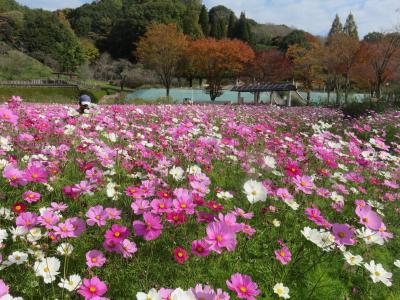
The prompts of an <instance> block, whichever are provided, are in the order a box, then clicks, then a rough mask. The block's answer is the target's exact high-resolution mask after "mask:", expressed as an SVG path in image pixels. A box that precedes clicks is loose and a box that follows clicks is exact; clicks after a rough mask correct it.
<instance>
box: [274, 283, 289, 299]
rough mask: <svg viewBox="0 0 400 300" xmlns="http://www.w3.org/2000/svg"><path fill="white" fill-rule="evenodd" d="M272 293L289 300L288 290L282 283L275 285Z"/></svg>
mask: <svg viewBox="0 0 400 300" xmlns="http://www.w3.org/2000/svg"><path fill="white" fill-rule="evenodd" d="M274 293H275V294H277V295H278V296H279V298H284V299H289V298H290V296H289V288H288V287H286V286H284V285H283V283H281V282H280V283H277V284H275V285H274Z"/></svg>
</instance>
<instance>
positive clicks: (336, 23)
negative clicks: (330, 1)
mask: <svg viewBox="0 0 400 300" xmlns="http://www.w3.org/2000/svg"><path fill="white" fill-rule="evenodd" d="M341 32H343V25H342V22H340V18H339V15H338V14H336V16H335V19H334V20H333V23H332V26H331V29H330V30H329V34H328V37H330V36H332V35H334V34H337V33H341Z"/></svg>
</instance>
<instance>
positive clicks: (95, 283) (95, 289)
mask: <svg viewBox="0 0 400 300" xmlns="http://www.w3.org/2000/svg"><path fill="white" fill-rule="evenodd" d="M106 292H107V285H106V284H105V283H104V282H103V281H101V280H100V279H99V278H98V277H97V276H95V277H93V278H91V279H87V278H84V279H83V284H82V285H81V287H80V288H79V290H78V293H79V294H80V295H81V296H83V297H84V298H85V300H89V299H94V298H96V297H100V296H103V295H104V294H105V293H106Z"/></svg>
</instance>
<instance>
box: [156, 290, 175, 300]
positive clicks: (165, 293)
mask: <svg viewBox="0 0 400 300" xmlns="http://www.w3.org/2000/svg"><path fill="white" fill-rule="evenodd" d="M173 291H174V290H172V289H165V288H161V289H160V290H159V291H158V294H159V295H160V297H161V300H170V299H171V294H172V292H173Z"/></svg>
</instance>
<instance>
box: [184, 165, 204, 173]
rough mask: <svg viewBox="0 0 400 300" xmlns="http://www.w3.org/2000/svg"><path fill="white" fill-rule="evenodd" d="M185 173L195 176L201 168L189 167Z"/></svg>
mask: <svg viewBox="0 0 400 300" xmlns="http://www.w3.org/2000/svg"><path fill="white" fill-rule="evenodd" d="M186 171H187V172H188V173H189V174H190V175H197V174H200V173H201V168H200V167H199V166H198V165H193V166H190V167H189V168H188V169H187V170H186Z"/></svg>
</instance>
